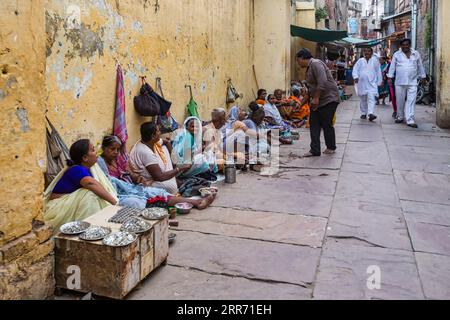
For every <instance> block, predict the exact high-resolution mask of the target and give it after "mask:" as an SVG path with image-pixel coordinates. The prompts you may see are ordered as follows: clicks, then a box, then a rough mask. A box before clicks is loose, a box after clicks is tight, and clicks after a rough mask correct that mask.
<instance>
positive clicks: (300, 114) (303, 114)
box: [290, 96, 310, 120]
mask: <svg viewBox="0 0 450 320" xmlns="http://www.w3.org/2000/svg"><path fill="white" fill-rule="evenodd" d="M290 99H292V100H294V101H295V102H297V104H298V105H299V106H300V105H301V104H302V102H301V101H300V100H299V99H298V98H297V97H296V96H291V97H290ZM309 115H310V106H309V103H306V104H304V105H303V106H302V107H301V108H300V110H297V111H294V112H293V113H291V114H290V117H291V119H295V120H297V119H298V120H303V119H305V118H309Z"/></svg>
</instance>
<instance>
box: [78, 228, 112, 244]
mask: <svg viewBox="0 0 450 320" xmlns="http://www.w3.org/2000/svg"><path fill="white" fill-rule="evenodd" d="M110 233H111V229H110V228H107V227H100V226H90V227H89V228H88V229H87V230H86V231H85V232H83V233H82V234H80V235H79V238H80V239H81V240H86V241H97V240H102V239H103V238H104V237H106V236H107V235H108V234H110Z"/></svg>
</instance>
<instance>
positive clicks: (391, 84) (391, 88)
mask: <svg viewBox="0 0 450 320" xmlns="http://www.w3.org/2000/svg"><path fill="white" fill-rule="evenodd" d="M390 68H391V59H389V58H388V67H387V70H386V77H387V75H388V74H389V70H390ZM386 82H387V85H388V87H389V101H390V102H391V103H392V109H393V110H394V112H392V118H394V119H397V99H396V97H395V85H394V83H395V74H394V78H392V81H391V82H390V81H389V78H388V79H387V81H386Z"/></svg>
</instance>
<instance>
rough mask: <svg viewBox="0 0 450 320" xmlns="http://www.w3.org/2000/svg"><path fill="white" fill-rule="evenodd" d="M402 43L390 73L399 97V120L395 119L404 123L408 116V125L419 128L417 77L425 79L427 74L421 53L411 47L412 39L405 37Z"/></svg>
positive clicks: (390, 79) (394, 57)
mask: <svg viewBox="0 0 450 320" xmlns="http://www.w3.org/2000/svg"><path fill="white" fill-rule="evenodd" d="M400 45H401V50H398V51H397V52H396V53H394V56H393V57H392V62H391V67H390V68H389V73H388V78H389V80H388V81H389V85H392V78H394V76H395V95H396V99H397V120H395V123H402V122H403V121H404V119H405V117H406V123H407V124H408V126H409V127H412V128H417V124H416V123H415V120H414V111H415V107H416V97H417V85H418V83H417V78H418V77H420V78H421V79H422V80H423V79H425V78H426V77H427V75H426V73H425V69H424V67H423V63H422V58H421V57H420V53H419V52H417V51H416V50H414V49H411V40H410V39H403V40H402V42H400Z"/></svg>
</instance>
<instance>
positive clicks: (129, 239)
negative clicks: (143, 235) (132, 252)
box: [103, 231, 138, 247]
mask: <svg viewBox="0 0 450 320" xmlns="http://www.w3.org/2000/svg"><path fill="white" fill-rule="evenodd" d="M137 237H138V236H137V235H136V234H134V233H130V232H124V231H119V232H114V233H110V234H108V235H107V236H106V237H104V238H103V244H104V245H107V246H110V247H124V246H127V245H129V244H130V243H133V242H134V241H136V239H137Z"/></svg>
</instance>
